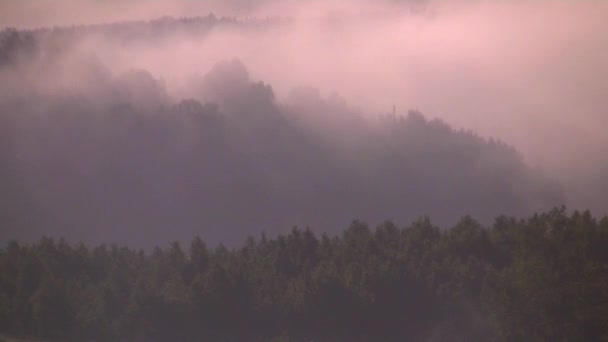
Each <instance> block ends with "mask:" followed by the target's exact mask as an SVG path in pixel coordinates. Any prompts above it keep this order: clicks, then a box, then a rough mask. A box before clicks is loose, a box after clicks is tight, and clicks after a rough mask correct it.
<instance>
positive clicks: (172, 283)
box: [0, 209, 608, 341]
mask: <svg viewBox="0 0 608 342" xmlns="http://www.w3.org/2000/svg"><path fill="white" fill-rule="evenodd" d="M607 245H608V217H605V218H603V219H602V220H601V221H600V222H598V221H597V220H596V219H594V218H593V217H592V216H591V215H590V214H589V213H588V212H584V213H579V212H574V213H573V214H571V215H568V214H566V213H565V211H564V209H554V210H552V211H550V212H547V213H544V214H539V215H534V216H532V217H529V218H527V219H525V220H519V219H514V218H507V217H504V216H501V217H499V218H498V219H496V221H495V223H494V225H493V226H491V227H490V228H485V227H483V226H481V225H480V224H479V223H477V222H476V221H475V220H473V219H471V218H470V217H465V218H463V219H462V220H460V222H458V224H457V225H456V226H454V227H453V228H451V229H449V230H447V231H441V230H439V228H437V227H436V226H434V225H433V224H431V222H430V221H429V219H428V218H421V219H419V220H418V221H416V222H414V223H413V224H411V225H410V226H408V227H405V228H402V229H400V228H398V227H396V226H395V225H394V224H393V223H391V222H386V223H384V224H381V225H380V226H378V227H377V228H376V229H375V230H370V229H369V228H368V226H367V225H365V224H364V223H362V222H359V221H354V222H353V223H352V224H351V225H350V226H349V227H348V229H346V230H345V231H344V232H343V233H342V234H341V235H338V236H333V237H330V236H327V235H322V236H321V237H320V238H319V237H317V236H316V235H315V234H314V233H313V232H311V231H310V230H309V229H306V230H299V229H296V228H294V229H293V230H292V232H291V233H289V234H287V235H280V236H278V237H276V238H274V239H267V238H266V237H265V236H262V237H261V238H259V239H254V238H249V239H248V240H247V242H246V243H245V244H243V245H242V246H241V247H239V248H237V249H232V250H229V249H226V248H225V247H223V246H222V245H220V246H218V247H217V248H215V249H214V250H212V249H209V248H208V247H207V245H206V244H205V243H204V242H203V241H202V240H201V239H198V238H196V239H194V240H193V241H192V243H191V244H190V247H189V248H188V249H185V250H184V249H183V248H182V247H181V246H180V244H179V243H177V242H175V243H173V244H171V245H170V246H169V247H168V248H164V249H161V248H156V249H154V251H152V252H151V253H144V252H143V251H137V250H133V249H129V248H125V247H118V246H106V245H101V246H98V247H94V248H91V247H87V246H84V245H70V244H68V243H66V242H65V241H63V240H59V241H56V240H53V239H51V238H44V239H42V240H40V242H38V243H36V244H19V243H17V242H11V243H10V244H9V245H8V246H7V247H6V248H3V249H2V250H0V318H1V319H0V332H2V333H5V334H7V335H12V336H27V337H30V338H42V339H48V340H75V341H82V340H91V339H95V340H107V341H120V340H128V341H134V340H142V341H176V340H179V341H200V340H205V341H207V340H211V341H242V340H248V341H255V340H260V341H268V340H271V339H273V338H274V339H275V340H276V341H288V340H289V341H311V340H314V341H377V340H383V341H392V340H394V341H404V340H407V341H437V340H441V341H444V340H449V341H490V340H495V341H532V340H534V341H556V340H560V341H600V340H605V339H607V338H608V325H607V324H606V322H607V321H606V319H607V318H608V305H607V303H608V288H607V284H608V272H606V269H607V267H608V254H607V253H606V246H607Z"/></svg>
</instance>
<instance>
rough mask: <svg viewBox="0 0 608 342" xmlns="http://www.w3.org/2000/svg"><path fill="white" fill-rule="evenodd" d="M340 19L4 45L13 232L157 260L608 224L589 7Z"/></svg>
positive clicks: (66, 33) (203, 25) (109, 29)
mask: <svg viewBox="0 0 608 342" xmlns="http://www.w3.org/2000/svg"><path fill="white" fill-rule="evenodd" d="M339 4H341V5H342V8H343V9H344V10H342V11H338V12H336V11H328V7H326V6H320V5H318V4H317V5H315V6H313V5H308V6H309V7H306V9H307V10H308V11H303V12H302V13H305V14H306V13H308V14H306V15H304V14H302V15H290V16H288V15H284V16H280V17H271V18H266V19H251V18H249V19H236V18H227V17H218V16H215V15H206V16H204V17H198V18H181V19H174V18H168V17H166V18H162V19H157V20H152V21H127V22H121V23H115V24H104V25H93V26H77V27H60V28H53V29H50V28H48V29H45V28H43V29H36V30H27V31H18V30H5V31H3V32H2V33H1V34H0V65H1V66H0V98H1V99H0V100H1V101H0V114H2V115H1V118H0V120H2V131H3V132H2V138H1V139H2V141H1V142H2V144H1V145H2V146H1V151H0V153H1V154H2V156H1V157H2V158H3V165H6V167H5V168H3V170H2V172H3V177H2V182H3V183H4V184H3V186H5V187H6V189H8V190H7V192H6V194H7V195H5V196H3V198H2V200H1V201H2V202H3V203H4V204H5V205H4V208H5V209H3V210H4V213H3V215H2V219H3V222H7V224H6V226H7V227H9V228H7V229H5V230H3V232H2V233H3V234H4V233H5V232H6V236H7V237H9V238H25V239H35V238H36V237H38V236H40V235H41V234H44V232H57V233H58V234H59V235H65V236H71V237H73V238H74V239H76V240H91V241H116V240H119V241H132V242H133V243H135V244H145V245H150V244H152V243H153V241H162V240H164V239H167V238H171V239H173V238H177V239H186V240H187V239H189V238H191V237H192V236H193V234H194V233H195V232H201V231H204V232H205V234H206V235H205V236H206V238H208V239H209V240H210V241H232V240H234V239H240V237H241V236H242V232H241V231H239V229H243V227H245V226H248V228H247V229H250V230H251V232H252V233H255V232H259V231H267V232H269V233H276V232H278V231H280V230H281V229H286V228H287V227H290V226H292V225H295V224H297V225H300V226H306V225H310V226H312V227H315V229H318V230H320V231H322V230H325V229H332V228H330V227H339V226H341V225H342V226H343V225H345V224H346V223H347V222H349V221H350V220H351V219H352V218H354V217H360V218H362V219H366V220H370V221H378V220H383V219H387V218H393V219H398V220H406V221H407V220H413V219H415V218H416V217H418V216H419V215H423V214H433V217H435V218H436V219H437V220H438V223H439V224H440V225H442V224H444V223H445V222H449V221H450V220H453V219H455V218H456V217H460V216H462V215H464V214H474V215H476V217H479V218H480V219H481V220H482V221H483V222H486V221H484V220H491V218H492V217H493V216H494V215H496V214H497V213H507V214H515V215H520V214H521V215H523V214H527V213H530V212H533V211H535V210H543V209H547V208H549V207H552V206H555V205H561V204H564V203H566V204H567V205H568V206H569V207H574V208H592V209H593V211H594V212H596V213H603V212H605V211H606V203H608V200H607V198H606V193H607V192H606V191H605V187H606V184H608V182H604V180H605V175H606V174H607V173H606V172H603V171H602V170H605V168H606V165H608V162H607V161H606V157H605V155H604V154H603V153H601V151H603V150H602V148H603V146H605V144H604V143H605V141H604V140H605V137H606V136H605V135H604V134H601V132H600V131H601V130H602V127H604V126H603V124H604V122H603V120H605V118H606V116H604V115H602V113H604V111H603V107H602V106H603V105H604V102H603V101H601V100H600V98H601V94H602V91H603V90H604V89H608V87H606V88H604V87H603V84H602V82H603V81H604V80H605V79H606V78H602V77H600V76H601V75H602V72H603V71H604V69H603V66H605V64H604V60H602V59H601V58H600V57H601V54H602V53H603V52H602V51H604V50H603V46H604V42H605V40H604V39H603V38H602V36H601V35H599V34H598V32H599V31H598V29H600V28H601V25H603V24H602V23H600V22H599V21H597V20H596V19H597V18H596V16H595V14H592V13H591V9H592V8H594V7H593V6H591V7H585V6H582V7H581V6H564V5H559V6H556V5H550V4H548V3H546V4H545V6H547V7H534V6H532V7H530V6H515V5H513V6H511V5H506V4H503V5H501V6H497V5H496V6H495V5H489V4H488V5H484V6H472V5H470V4H469V5H466V6H463V7H457V6H454V7H446V6H444V7H438V8H437V10H431V11H423V12H419V13H414V14H413V13H412V11H411V10H406V9H405V8H400V7H390V6H383V5H382V4H380V5H377V6H375V7H374V11H371V12H366V11H362V10H361V9H370V8H371V7H369V5H366V4H365V3H358V5H357V6H350V7H348V6H345V4H347V3H339ZM302 6H303V5H302ZM277 8H278V7H277ZM394 8H397V9H401V10H397V11H389V10H390V9H394ZM539 8H546V9H548V10H547V11H546V12H543V13H542V14H540V13H539V12H538V9H539ZM439 9H440V11H439ZM499 9H501V10H499ZM535 9H536V10H535ZM549 9H550V10H549ZM296 13H300V12H296ZM370 13H371V14H370ZM568 13H570V14H575V13H576V14H577V15H573V16H567V15H566V14H568ZM290 14H291V13H290ZM516 14H517V15H520V16H518V17H517V18H520V20H522V22H521V23H520V25H517V27H515V28H514V27H513V25H508V24H509V19H510V18H514V17H513V16H514V15H516ZM583 17H584V18H586V20H585V21H584V22H583V21H582V20H581V18H583ZM540 18H542V19H543V20H540V21H538V20H537V19H540ZM562 19H563V20H565V21H564V22H563V23H567V24H563V25H562V26H560V32H558V33H555V32H553V31H552V30H549V29H548V28H549V26H550V25H549V24H550V23H553V22H555V21H556V20H562ZM579 21H580V22H579ZM532 23H534V25H532ZM576 23H580V24H581V25H576V26H575V25H574V24H576ZM516 37H524V38H517V40H515V39H516ZM519 39H524V41H523V42H525V44H523V42H522V41H520V40H519ZM573 41H576V42H577V49H566V47H568V46H570V44H572V42H573ZM524 45H525V48H524ZM591 49H594V50H593V51H594V52H593V54H591V53H590V52H591ZM581 56H582V57H581ZM234 57H237V58H236V59H235V58H234ZM579 57H581V58H582V59H579ZM564 72H566V73H568V74H567V75H566V74H564ZM571 77H574V79H576V80H577V83H572V82H568V80H571V79H573V78H571ZM580 85H582V86H583V87H582V88H581V87H580ZM515 90H517V91H515ZM545 93H546V94H545ZM395 107H396V110H392V108H395ZM574 108H578V109H577V110H575V111H573V110H574ZM409 109H414V110H411V111H410V110H409ZM575 112H576V115H575V114H573V113H575ZM420 113H423V114H424V115H421V114H420ZM463 128H464V129H463ZM467 129H472V130H473V131H467ZM473 132H475V133H473ZM503 141H506V142H508V144H507V143H504V142H503ZM583 151H584V153H581V152H583ZM142 227H145V229H144V228H142ZM168 227H170V228H168ZM55 229H58V230H55ZM142 229H144V230H145V232H146V233H145V236H144V235H142ZM170 234H175V235H174V236H173V237H170Z"/></svg>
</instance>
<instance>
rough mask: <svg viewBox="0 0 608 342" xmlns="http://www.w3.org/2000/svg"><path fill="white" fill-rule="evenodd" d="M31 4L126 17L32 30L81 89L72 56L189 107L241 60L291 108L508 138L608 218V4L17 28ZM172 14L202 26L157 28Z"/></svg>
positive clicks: (306, 9) (125, 18)
mask: <svg viewBox="0 0 608 342" xmlns="http://www.w3.org/2000/svg"><path fill="white" fill-rule="evenodd" d="M28 3H29V4H31V6H34V7H35V8H39V13H46V14H47V15H46V17H47V18H49V19H50V18H54V19H53V22H54V24H52V25H62V24H64V25H65V24H76V23H78V24H81V23H84V24H87V23H96V24H100V23H108V22H112V21H116V20H118V21H121V24H108V25H93V26H80V27H72V28H71V29H70V28H69V27H65V26H64V27H58V28H56V29H55V30H49V29H40V30H33V32H38V35H39V36H40V37H43V38H41V39H36V40H37V41H38V42H39V43H41V44H42V45H46V42H47V41H48V42H49V46H47V47H44V48H43V50H44V51H46V53H50V52H51V51H54V52H61V53H62V54H66V55H67V56H68V57H69V58H68V59H67V61H68V62H66V63H65V64H67V65H64V66H63V67H62V69H61V70H63V72H62V73H61V75H62V77H59V78H65V75H66V74H68V75H72V76H73V77H74V78H76V79H77V80H78V79H79V72H78V71H77V69H74V68H75V66H74V60H73V59H75V58H76V59H82V58H83V56H86V57H87V58H88V57H94V58H96V59H99V60H100V61H102V63H103V64H104V65H105V66H106V67H107V68H109V69H110V70H111V71H112V72H114V73H117V74H122V73H125V72H128V71H129V70H132V69H145V70H147V71H149V72H150V73H151V74H152V75H153V76H154V77H155V78H160V79H162V80H163V81H164V82H165V84H166V87H167V91H168V92H169V93H171V94H172V95H174V97H175V98H184V97H192V95H191V93H190V90H191V87H190V84H189V81H190V77H191V76H192V75H193V74H197V73H198V74H204V73H206V72H208V71H209V70H210V69H211V67H212V66H213V65H215V64H216V63H218V62H220V61H223V60H227V59H232V58H238V59H240V60H241V61H242V62H243V63H244V64H245V65H246V66H247V68H248V70H249V72H250V74H251V75H252V79H256V80H264V81H266V82H268V83H270V84H272V86H273V91H274V93H275V95H276V97H277V99H279V100H283V99H285V98H287V96H288V95H289V93H290V91H291V89H293V88H295V87H299V86H303V85H304V86H311V87H314V88H318V89H319V90H320V92H321V93H322V94H331V93H334V92H337V93H339V94H340V95H341V96H342V97H343V98H345V99H346V100H347V101H348V102H349V103H350V104H351V105H353V106H355V107H357V108H360V109H361V111H363V112H365V113H370V114H371V115H373V116H375V115H377V114H378V113H382V112H388V111H390V110H391V108H392V107H393V106H396V107H397V109H398V110H399V111H400V112H402V113H403V112H406V111H407V110H408V109H417V110H420V111H422V112H423V113H425V115H426V116H427V117H429V118H440V119H442V120H443V121H445V122H446V123H448V124H450V125H451V126H453V127H455V128H459V129H460V128H464V129H472V130H474V131H475V132H477V133H478V134H479V135H481V136H483V137H486V138H490V137H496V138H499V139H501V140H503V141H507V142H509V144H511V145H513V146H514V147H515V148H517V149H518V150H519V151H520V152H521V153H522V155H523V156H524V158H525V160H526V162H527V163H528V164H529V165H532V166H533V167H536V168H540V169H542V170H543V172H544V173H546V174H548V175H550V176H551V177H553V178H557V179H559V180H560V182H561V183H562V184H564V186H565V187H567V189H568V193H569V199H570V201H571V204H572V205H574V206H580V207H585V208H587V207H588V208H593V209H594V211H597V212H605V211H606V209H607V208H606V205H605V204H604V203H607V202H608V201H607V200H606V199H605V198H604V195H603V194H604V193H606V188H605V186H602V185H601V184H606V183H608V182H605V180H604V178H605V174H606V172H605V171H604V170H606V168H607V167H608V166H607V165H608V160H607V159H608V158H607V157H606V154H605V153H604V151H605V149H606V148H607V146H608V137H607V136H606V134H604V133H603V130H604V127H606V125H608V121H607V120H608V119H607V118H608V115H606V113H607V112H608V108H607V107H606V102H605V101H603V99H604V98H605V97H606V96H607V95H608V94H607V90H606V89H608V84H607V83H606V82H608V81H606V80H608V65H607V63H608V62H606V61H608V55H607V54H608V39H607V38H606V37H605V35H604V34H603V32H606V31H608V27H607V25H608V24H607V22H606V21H605V20H604V16H603V13H606V12H607V11H608V9H607V8H606V7H607V6H608V4H607V3H604V2H600V1H589V2H570V1H534V2H504V1H449V2H448V1H432V2H428V1H426V2H425V1H423V2H411V1H402V2H400V1H394V2H386V1H375V2H370V1H324V2H321V1H307V2H301V1H245V2H242V1H233V2H226V3H225V4H224V5H221V4H217V3H214V2H211V1H179V0H175V1H165V0H161V1H154V2H145V6H143V4H144V3H142V2H130V1H121V2H116V1H105V2H86V3H85V2H82V1H71V2H69V1H67V2H65V4H63V3H56V2H53V5H54V6H55V8H59V9H61V8H64V9H70V11H58V10H54V11H51V10H49V9H47V8H45V7H44V6H45V5H44V4H45V1H41V2H32V1H30V2H28V1H24V2H23V3H21V2H20V3H19V4H11V5H10V6H9V5H5V7H6V8H7V11H4V13H5V15H6V16H7V17H8V16H9V13H13V15H11V17H12V18H14V19H13V20H14V21H13V26H19V25H17V24H18V21H19V19H18V18H20V17H23V18H25V19H27V18H29V19H30V20H33V19H34V18H35V15H34V14H33V13H35V11H27V10H26V9H27V8H28V7H27V6H26V5H27V4H28ZM46 3H47V4H50V2H46ZM7 4H8V3H7ZM36 6H37V7H36ZM19 11H20V13H22V15H21V16H19V15H17V14H16V13H17V12H19ZM209 11H214V13H216V15H213V16H211V17H210V16H208V14H209ZM28 13H29V15H28ZM53 13H57V15H53ZM64 13H71V14H74V13H77V14H80V16H72V17H73V18H77V19H76V20H78V22H69V21H68V19H67V18H65V16H63V14H64ZM71 14H70V15H71ZM166 15H174V16H183V15H187V16H196V15H200V16H201V17H199V18H196V17H194V18H190V19H187V18H186V19H172V18H170V17H165V18H164V19H160V20H159V19H155V18H158V17H162V16H166ZM235 16H236V17H238V18H239V19H235V18H236V17H235ZM255 18H257V19H255ZM268 18H271V19H268ZM279 18H280V19H279ZM25 19H24V20H25ZM133 20H140V21H133ZM2 22H4V23H5V24H4V25H11V24H10V23H11V21H8V20H3V21H2ZM40 22H41V25H39V26H44V25H46V24H44V21H40ZM49 25H51V24H49ZM21 26H22V27H23V25H21ZM30 27H32V26H31V25H30ZM34 27H38V26H34ZM48 47H50V48H48ZM75 56H76V57H75ZM47 69H48V68H42V69H41V68H38V69H34V70H37V74H36V75H35V76H39V75H38V74H44V73H45V71H46V70H47ZM20 77H23V76H13V79H17V78H20ZM57 78H58V77H57V75H53V77H52V78H51V79H52V80H53V81H52V82H55V80H56V79H57ZM69 81H70V82H73V81H74V80H73V79H72V80H69Z"/></svg>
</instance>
